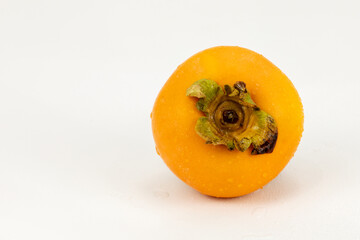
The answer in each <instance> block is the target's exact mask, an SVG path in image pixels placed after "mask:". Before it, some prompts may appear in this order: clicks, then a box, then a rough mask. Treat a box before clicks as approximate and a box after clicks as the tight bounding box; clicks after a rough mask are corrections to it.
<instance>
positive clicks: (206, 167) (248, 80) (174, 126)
mask: <svg viewBox="0 0 360 240" xmlns="http://www.w3.org/2000/svg"><path fill="white" fill-rule="evenodd" d="M201 79H207V80H210V81H213V82H215V83H216V84H218V85H219V86H221V87H223V86H225V85H228V86H234V84H235V83H237V82H242V83H244V84H246V89H247V90H248V91H249V93H250V94H251V99H252V100H253V102H254V103H255V104H256V106H258V108H259V109H261V110H262V111H264V112H265V113H267V114H269V116H271V117H272V118H273V119H274V120H275V121H274V122H276V127H277V135H276V136H277V139H276V145H275V147H274V148H273V149H271V150H272V152H270V151H269V152H268V153H265V154H255V155H254V154H253V155H252V154H251V152H252V150H253V147H249V148H241V146H240V147H239V148H238V149H239V150H240V151H237V150H232V151H230V150H229V149H230V148H229V146H226V145H222V144H220V145H219V144H218V145H215V144H206V141H205V140H204V139H205V138H204V136H201V135H199V133H198V132H197V131H196V129H195V127H196V126H197V122H198V120H199V119H203V118H206V116H207V113H206V111H199V108H197V102H198V101H199V98H197V97H196V96H191V95H190V96H187V95H186V93H187V90H188V89H189V87H190V86H192V85H193V84H194V83H196V82H197V81H199V80H201ZM224 91H225V93H226V91H227V90H226V89H224ZM188 95H189V94H188ZM199 96H200V95H199ZM224 106H225V107H224V109H223V110H222V111H221V114H218V116H219V118H221V119H222V121H226V122H227V123H228V124H233V125H235V124H237V122H238V121H240V120H241V119H242V117H243V116H242V115H241V114H242V113H244V112H241V111H240V110H236V107H231V105H224ZM229 106H230V108H229ZM228 108H229V109H228ZM231 108H233V109H231ZM234 109H235V110H234ZM254 109H255V108H254ZM245 113H246V112H245ZM224 119H225V120H224ZM303 121H304V115H303V107H302V103H301V100H300V97H299V95H298V93H297V91H296V89H295V88H294V86H293V84H292V83H291V81H290V80H289V79H288V78H287V77H286V76H285V74H283V73H282V72H281V71H280V70H279V69H278V68H277V67H276V66H275V65H274V64H272V63H271V62H270V61H269V60H267V59H266V58H264V57H263V56H262V55H260V54H258V53H255V52H253V51H251V50H248V49H245V48H241V47H232V46H221V47H214V48H210V49H206V50H204V51H202V52H199V53H197V54H195V55H193V56H192V57H190V58H189V59H188V60H186V61H185V62H184V63H183V64H181V65H180V66H179V67H178V68H177V69H176V70H175V72H174V73H173V74H172V75H171V77H170V78H169V80H168V81H167V82H166V83H165V85H164V87H163V88H162V89H161V91H160V93H159V95H158V97H157V99H156V101H155V104H154V108H153V111H152V129H153V136H154V140H155V144H156V149H157V152H158V154H159V155H160V156H161V158H162V159H163V160H164V162H165V163H166V164H167V166H168V167H169V168H170V169H171V171H172V172H173V173H174V174H175V175H176V176H178V177H179V178H180V179H181V180H183V181H184V182H185V183H187V184H188V185H190V186H191V187H193V188H194V189H196V190H198V191H199V192H201V193H203V194H206V195H210V196H214V197H237V196H242V195H245V194H248V193H251V192H253V191H255V190H257V189H259V188H262V187H263V186H264V185H265V184H267V183H268V182H270V181H271V180H272V179H274V178H275V177H276V176H277V175H278V174H279V173H280V172H281V170H282V169H283V168H284V167H285V166H286V164H287V163H288V162H289V160H290V159H291V158H292V157H293V155H294V153H295V151H296V149H297V146H298V145H299V142H300V139H301V135H302V132H303ZM231 126H232V125H231ZM215 133H216V134H218V133H217V132H215ZM225 135H226V136H228V135H227V134H225ZM205 137H206V136H205ZM220 137H221V136H220ZM213 139H215V140H216V138H213ZM208 143H209V142H208ZM253 145H254V144H253ZM246 146H247V147H248V144H247V145H246ZM242 151H244V152H242Z"/></svg>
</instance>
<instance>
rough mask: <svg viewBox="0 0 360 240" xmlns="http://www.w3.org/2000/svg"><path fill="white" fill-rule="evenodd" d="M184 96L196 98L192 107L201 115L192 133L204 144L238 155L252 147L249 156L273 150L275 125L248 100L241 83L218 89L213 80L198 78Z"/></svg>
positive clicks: (248, 97)
mask: <svg viewBox="0 0 360 240" xmlns="http://www.w3.org/2000/svg"><path fill="white" fill-rule="evenodd" d="M186 95H187V96H190V97H196V98H199V101H198V102H197V103H196V107H197V109H199V110H200V111H202V112H204V113H205V116H204V117H200V118H199V119H198V121H197V123H196V126H195V131H196V132H197V134H198V135H200V137H202V138H203V139H204V140H205V141H206V143H207V144H214V145H225V146H227V148H228V149H229V150H234V149H235V148H236V149H238V150H239V151H242V152H244V151H245V150H246V149H248V148H249V147H250V146H252V147H253V150H252V152H251V154H253V155H256V154H263V153H271V152H272V151H273V150H274V147H275V144H276V140H277V135H278V131H277V126H276V122H275V120H274V118H273V117H272V116H270V115H269V114H268V113H266V112H264V111H262V110H261V109H260V108H259V107H258V106H257V105H256V104H255V102H254V101H253V100H252V99H251V96H250V93H249V92H248V91H247V89H246V85H245V83H244V82H236V83H235V84H234V86H233V87H231V86H229V85H225V86H224V89H222V88H221V87H220V86H219V85H218V84H217V83H216V82H215V81H212V80H209V79H201V80H198V81H196V82H195V83H194V84H192V85H191V86H190V87H189V88H188V89H187V91H186Z"/></svg>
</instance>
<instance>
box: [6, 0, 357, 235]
mask: <svg viewBox="0 0 360 240" xmlns="http://www.w3.org/2000/svg"><path fill="white" fill-rule="evenodd" d="M359 12H360V5H359V2H358V1H355V0H354V1H328V0H327V1H325V0H324V1H313V0H309V1H297V2H295V1H286V0H284V1H279V0H276V1H209V0H207V1H206V0H203V1H190V0H185V1H165V0H164V1H155V0H151V1H130V0H129V1H124V0H117V1H115V0H114V1H103V0H101V1H100V0H99V1H89V0H87V1H85V0H84V1H79V0H76V1H74V0H63V1H39V0H33V1H16V0H15V1H10V0H9V1H4V0H0V239H1V240H11V239H19V240H20V239H21V240H22V239H36V240H38V239H51V240H56V239H76V240H78V239H246V240H253V239H263V240H269V239H301V240H303V239H357V240H358V239H360V201H359V198H360V157H359V156H360V149H359V136H360V128H359V122H360V106H359V105H360V97H359V88H360V61H359V58H360V57H359V56H360V30H359V25H360V14H359ZM218 45H238V46H242V47H246V48H249V49H252V50H254V51H256V52H259V53H261V54H263V55H264V56H265V57H267V58H268V59H269V60H271V61H272V62H273V63H275V64H276V65H277V66H278V67H279V68H280V69H281V70H282V71H283V72H284V73H285V74H287V75H288V77H289V78H290V79H291V80H292V81H293V83H294V85H295V86H296V88H297V89H298V92H299V94H300V96H301V98H302V101H303V104H304V111H305V131H304V135H303V139H302V141H301V144H300V146H299V148H298V151H297V153H296V155H295V157H294V158H293V159H292V160H291V161H290V163H289V165H288V166H287V167H286V168H285V169H284V171H283V172H282V173H281V174H280V175H279V176H278V177H277V178H276V179H275V180H274V181H272V182H271V183H270V184H268V185H267V186H266V187H265V188H264V189H263V190H260V191H257V192H255V193H253V194H250V195H247V196H244V197H240V198H234V199H227V200H226V199H215V198H211V197H206V196H203V195H201V194H199V193H198V192H196V191H195V190H192V189H191V188H190V187H188V186H187V185H185V184H184V183H182V182H181V181H180V180H178V179H177V178H176V177H175V176H174V175H173V174H172V173H171V172H170V170H169V169H168V168H167V167H166V166H165V164H164V163H163V161H162V160H161V159H160V158H159V157H158V155H157V154H156V152H155V148H154V143H153V139H152V133H151V122H150V113H151V109H152V105H153V103H154V100H155V98H156V95H157V93H158V92H159V90H160V88H161V87H162V85H163V84H164V83H165V81H166V80H167V78H168V77H169V76H170V75H171V73H172V72H173V71H174V70H175V68H176V67H177V65H179V64H180V63H182V62H183V61H184V60H186V59H187V58H188V57H190V56H191V55H192V54H194V53H196V52H198V51H201V50H203V49H206V48H208V47H213V46H218ZM284 101H286V100H285V99H284Z"/></svg>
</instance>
